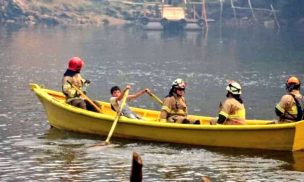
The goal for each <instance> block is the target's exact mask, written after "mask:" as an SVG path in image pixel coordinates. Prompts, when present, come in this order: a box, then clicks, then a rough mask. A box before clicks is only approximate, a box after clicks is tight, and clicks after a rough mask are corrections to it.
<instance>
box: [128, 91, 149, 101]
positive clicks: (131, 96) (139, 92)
mask: <svg viewBox="0 0 304 182" xmlns="http://www.w3.org/2000/svg"><path fill="white" fill-rule="evenodd" d="M146 92H150V90H149V89H148V88H145V89H143V90H140V91H138V92H136V93H135V94H132V95H129V96H128V99H129V100H133V99H136V98H138V97H140V96H142V95H144V94H145V93H146Z"/></svg>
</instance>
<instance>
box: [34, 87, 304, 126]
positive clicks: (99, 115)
mask: <svg viewBox="0 0 304 182" xmlns="http://www.w3.org/2000/svg"><path fill="white" fill-rule="evenodd" d="M35 85H37V84H35ZM37 86H38V87H37ZM37 86H32V90H33V91H34V92H35V93H36V94H37V95H38V96H40V97H42V98H43V99H45V100H47V101H48V102H51V103H53V104H55V105H56V106H57V107H60V108H63V109H65V110H68V111H70V112H73V113H76V114H81V115H85V116H87V117H92V118H95V119H102V120H108V121H112V120H113V119H114V117H115V116H114V115H113V116H110V115H107V114H103V113H96V112H92V111H87V110H83V109H80V108H77V107H74V106H72V105H68V104H63V103H61V102H60V101H59V100H57V99H54V97H52V96H51V95H50V94H53V95H58V96H63V94H62V93H61V92H58V91H55V90H50V89H45V88H41V87H40V86H39V85H37ZM101 103H102V104H109V103H107V102H103V101H101ZM139 109H141V110H143V111H144V112H149V111H150V112H151V111H155V110H149V109H142V108H139ZM191 116H194V117H197V115H191ZM199 117H204V116H199ZM250 121H259V120H250ZM261 121H264V120H261ZM265 121H266V120H265ZM119 122H122V123H126V124H134V125H146V126H154V127H162V128H179V129H191V130H193V129H197V130H202V129H206V130H231V131H232V130H269V129H271V130H273V129H287V128H295V127H296V124H297V123H300V122H304V121H299V122H295V123H284V124H255V125H192V124H189V125H188V124H177V123H165V122H157V121H149V120H145V121H141V120H137V119H130V118H126V117H122V118H121V119H120V120H119Z"/></svg>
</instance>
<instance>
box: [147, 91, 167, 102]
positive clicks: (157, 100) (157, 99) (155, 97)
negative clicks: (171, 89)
mask: <svg viewBox="0 0 304 182" xmlns="http://www.w3.org/2000/svg"><path fill="white" fill-rule="evenodd" d="M147 93H148V94H149V95H150V96H151V97H152V98H153V99H154V100H155V101H156V102H157V103H159V105H163V101H162V100H160V98H159V97H157V96H156V95H155V94H153V93H152V92H147Z"/></svg>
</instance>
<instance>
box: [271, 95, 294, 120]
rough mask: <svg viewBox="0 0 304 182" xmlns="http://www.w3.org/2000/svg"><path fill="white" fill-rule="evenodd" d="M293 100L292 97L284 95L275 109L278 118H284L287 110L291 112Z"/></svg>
mask: <svg viewBox="0 0 304 182" xmlns="http://www.w3.org/2000/svg"><path fill="white" fill-rule="evenodd" d="M292 104H293V98H292V96H291V95H284V96H283V97H282V98H281V100H280V102H279V103H278V104H277V105H276V107H275V113H276V115H277V116H279V117H282V116H284V114H285V111H286V110H289V109H290V108H291V107H292Z"/></svg>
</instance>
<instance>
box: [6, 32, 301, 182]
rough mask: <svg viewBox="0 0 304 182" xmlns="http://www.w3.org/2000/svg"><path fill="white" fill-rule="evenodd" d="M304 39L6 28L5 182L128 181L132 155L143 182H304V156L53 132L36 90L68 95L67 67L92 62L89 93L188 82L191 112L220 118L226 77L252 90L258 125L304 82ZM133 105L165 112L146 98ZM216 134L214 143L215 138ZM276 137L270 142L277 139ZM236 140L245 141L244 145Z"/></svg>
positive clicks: (98, 95) (103, 96)
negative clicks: (293, 79) (295, 82)
mask: <svg viewBox="0 0 304 182" xmlns="http://www.w3.org/2000/svg"><path fill="white" fill-rule="evenodd" d="M303 40H304V34H303V33H302V34H301V33H298V32H295V31H291V30H281V31H280V32H275V31H273V30H266V29H258V28H248V29H238V28H236V29H231V28H230V29H229V28H224V29H223V30H222V32H221V31H220V29H219V28H218V27H210V30H209V32H208V34H204V33H201V32H194V31H193V32H184V33H181V32H162V31H142V30H138V29H136V28H132V27H108V28H87V27H86V28H85V27H82V28H76V27H74V28H73V27H72V28H59V27H56V28H52V27H48V28H45V27H39V28H16V27H3V26H1V27H0V64H1V66H0V76H1V79H0V85H1V87H0V148H1V149H0V181H128V180H129V176H130V168H131V157H132V152H133V151H137V152H138V153H139V154H140V155H141V157H142V159H143V162H144V167H143V173H144V181H200V179H201V176H210V177H211V179H212V180H213V181H304V152H294V153H292V152H279V151H265V150H245V149H227V148H207V147H192V146H184V145H176V144H164V143H153V142H143V141H135V140H118V139H115V138H113V139H112V143H113V144H112V145H109V146H107V147H104V148H100V149H88V147H89V146H91V145H92V144H95V143H96V142H99V141H101V140H105V137H98V136H88V135H81V134H76V133H71V132H66V131H59V130H56V129H50V127H49V125H48V124H47V118H46V114H45V113H44V110H43V107H42V105H41V104H40V103H39V101H38V99H37V98H36V96H35V95H34V94H33V93H32V92H31V91H30V89H29V83H31V82H35V83H39V84H42V85H44V86H45V87H48V88H51V89H56V90H60V89H61V77H62V74H63V72H64V71H65V69H66V65H67V61H68V59H69V58H70V57H72V56H75V55H77V56H80V57H82V58H83V59H84V60H85V61H86V65H85V68H84V69H83V72H82V73H83V75H84V76H85V77H86V78H88V79H89V80H91V81H92V84H91V85H90V88H89V90H88V94H89V96H90V97H92V98H94V99H100V100H106V101H107V100H108V99H109V97H110V93H109V89H110V88H111V86H113V85H119V86H121V87H123V86H124V85H125V84H126V83H132V84H133V88H132V90H131V91H136V90H138V89H141V88H144V87H148V88H150V89H151V90H153V91H154V92H155V93H156V94H157V95H158V96H160V97H164V96H165V95H166V94H167V93H168V91H169V89H170V84H171V82H172V81H173V80H174V79H175V78H179V77H180V78H183V79H184V80H186V81H187V82H188V88H187V93H186V94H187V96H186V98H187V102H188V105H189V111H190V113H192V114H200V115H210V116H216V114H217V110H218V109H217V108H218V104H219V102H220V101H221V100H223V99H224V98H225V94H226V91H225V84H226V80H230V79H232V80H237V81H239V82H240V83H241V84H242V86H243V93H244V94H243V99H244V101H245V104H246V107H247V117H248V118H250V119H274V118H276V116H275V114H274V105H275V104H276V102H278V101H279V99H280V97H281V96H282V94H284V92H285V91H284V83H285V81H286V79H287V77H288V76H289V75H297V76H299V77H300V78H301V79H302V80H304V72H303V68H304V59H303V57H304V41H303ZM130 105H132V106H139V107H145V108H152V109H159V106H158V105H157V103H155V102H154V101H153V100H151V98H150V97H148V96H144V97H142V98H140V99H138V100H137V101H134V102H132V103H130ZM206 137H207V136H206ZM269 137H270V138H269V140H271V136H269ZM236 140H237V138H236Z"/></svg>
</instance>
